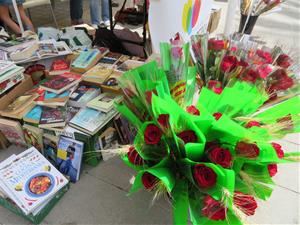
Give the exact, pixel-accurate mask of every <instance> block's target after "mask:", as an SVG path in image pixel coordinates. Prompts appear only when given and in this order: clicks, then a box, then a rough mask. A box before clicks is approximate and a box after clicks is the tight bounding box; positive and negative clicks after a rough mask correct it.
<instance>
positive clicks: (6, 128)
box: [0, 118, 26, 146]
mask: <svg viewBox="0 0 300 225" xmlns="http://www.w3.org/2000/svg"><path fill="white" fill-rule="evenodd" d="M0 130H1V132H2V133H3V135H4V136H5V137H6V138H7V140H8V141H9V142H10V143H12V144H15V145H21V146H26V142H25V139H24V134H23V130H22V127H21V125H20V123H19V122H17V121H13V120H8V119H2V118H0Z"/></svg>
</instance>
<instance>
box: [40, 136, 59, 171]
mask: <svg viewBox="0 0 300 225" xmlns="http://www.w3.org/2000/svg"><path fill="white" fill-rule="evenodd" d="M58 140H59V138H58V136H55V135H52V134H48V133H44V134H43V149H44V156H45V158H46V159H47V160H48V161H49V162H50V163H51V164H52V165H54V166H56V156H57V146H58Z"/></svg>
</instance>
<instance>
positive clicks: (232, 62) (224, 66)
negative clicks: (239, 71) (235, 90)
mask: <svg viewBox="0 0 300 225" xmlns="http://www.w3.org/2000/svg"><path fill="white" fill-rule="evenodd" d="M237 65H238V60H237V58H236V57H235V56H229V55H226V56H224V58H223V60H222V62H221V65H220V67H221V71H222V72H223V73H226V72H229V73H230V72H232V71H233V70H234V69H235V68H236V67H237Z"/></svg>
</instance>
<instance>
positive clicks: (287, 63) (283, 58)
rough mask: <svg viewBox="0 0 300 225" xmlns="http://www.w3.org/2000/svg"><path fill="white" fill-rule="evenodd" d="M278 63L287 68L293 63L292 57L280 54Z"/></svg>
mask: <svg viewBox="0 0 300 225" xmlns="http://www.w3.org/2000/svg"><path fill="white" fill-rule="evenodd" d="M276 63H277V65H278V66H280V67H282V68H285V69H287V68H289V67H290V65H291V64H292V59H291V58H290V57H289V56H288V55H286V54H281V55H279V56H278V58H277V60H276Z"/></svg>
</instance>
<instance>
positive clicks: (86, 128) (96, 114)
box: [69, 108, 117, 135]
mask: <svg viewBox="0 0 300 225" xmlns="http://www.w3.org/2000/svg"><path fill="white" fill-rule="evenodd" d="M115 115H117V112H116V111H115V110H114V109H113V110H111V111H109V112H108V113H103V112H100V111H98V110H95V109H91V108H83V109H81V110H80V111H79V112H78V113H77V114H76V115H75V116H74V117H73V119H72V120H71V121H70V122H69V125H70V126H72V127H74V128H76V129H79V130H81V131H83V132H85V133H88V134H90V135H94V134H96V133H97V132H98V131H99V130H100V129H101V128H102V127H104V126H105V125H106V124H107V123H108V122H109V121H110V120H111V119H112V118H113V117H114V116H115Z"/></svg>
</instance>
